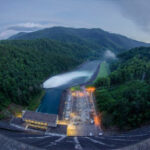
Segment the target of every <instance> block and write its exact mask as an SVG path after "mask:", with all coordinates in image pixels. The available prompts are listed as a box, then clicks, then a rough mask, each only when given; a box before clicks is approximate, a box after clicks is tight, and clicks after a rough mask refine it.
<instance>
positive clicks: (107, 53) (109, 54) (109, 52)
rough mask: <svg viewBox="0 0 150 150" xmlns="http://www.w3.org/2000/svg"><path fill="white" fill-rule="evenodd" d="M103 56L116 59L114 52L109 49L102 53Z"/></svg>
mask: <svg viewBox="0 0 150 150" xmlns="http://www.w3.org/2000/svg"><path fill="white" fill-rule="evenodd" d="M104 57H105V58H112V59H116V55H115V53H113V52H112V51H111V50H106V52H105V54H104Z"/></svg>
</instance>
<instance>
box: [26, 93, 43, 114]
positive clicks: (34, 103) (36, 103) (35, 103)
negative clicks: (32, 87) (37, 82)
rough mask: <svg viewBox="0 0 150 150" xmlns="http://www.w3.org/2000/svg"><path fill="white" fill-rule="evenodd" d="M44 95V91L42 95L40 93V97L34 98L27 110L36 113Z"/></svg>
mask: <svg viewBox="0 0 150 150" xmlns="http://www.w3.org/2000/svg"><path fill="white" fill-rule="evenodd" d="M44 94H45V91H44V90H43V91H42V92H41V93H39V95H37V96H35V97H34V98H32V100H31V101H30V104H29V106H28V107H27V109H28V110H31V111H35V110H36V109H37V108H38V106H39V105H40V103H41V99H42V97H43V96H44Z"/></svg>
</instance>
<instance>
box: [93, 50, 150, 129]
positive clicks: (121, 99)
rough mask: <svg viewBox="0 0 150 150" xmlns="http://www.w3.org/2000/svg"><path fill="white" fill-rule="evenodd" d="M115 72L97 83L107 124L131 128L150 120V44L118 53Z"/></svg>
mask: <svg viewBox="0 0 150 150" xmlns="http://www.w3.org/2000/svg"><path fill="white" fill-rule="evenodd" d="M111 69H112V73H111V74H110V75H109V76H108V77H106V78H99V80H97V82H96V83H95V86H96V87H97V88H98V90H97V92H96V97H97V103H98V107H99V110H100V111H101V112H102V116H103V117H102V118H103V119H102V122H103V125H104V126H105V127H109V126H114V125H115V126H118V127H120V128H126V129H130V128H133V127H138V126H140V125H142V124H145V123H148V122H149V120H150V47H149V48H145V47H140V48H135V49H132V50H130V51H128V52H125V53H123V54H120V55H118V60H117V61H116V62H114V63H113V64H112V65H111Z"/></svg>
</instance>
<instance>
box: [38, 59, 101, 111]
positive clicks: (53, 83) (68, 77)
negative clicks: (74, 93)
mask: <svg viewBox="0 0 150 150" xmlns="http://www.w3.org/2000/svg"><path fill="white" fill-rule="evenodd" d="M99 64H100V61H90V62H86V63H84V64H82V65H80V66H78V67H77V68H76V69H74V70H72V71H70V72H67V73H63V74H60V75H56V76H53V77H51V78H49V79H48V80H46V81H45V82H44V83H43V88H44V89H45V90H46V93H45V95H44V97H43V98H42V101H41V104H40V105H39V107H38V109H37V111H38V112H42V113H50V114H58V110H59V104H60V100H61V95H62V92H63V91H64V90H65V89H67V88H70V87H73V86H77V85H83V84H87V83H88V82H91V81H92V80H93V79H94V77H95V74H96V72H97V70H98V68H99Z"/></svg>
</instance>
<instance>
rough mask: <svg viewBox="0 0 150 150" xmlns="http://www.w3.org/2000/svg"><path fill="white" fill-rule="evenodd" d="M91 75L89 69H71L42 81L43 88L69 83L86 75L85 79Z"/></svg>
mask: <svg viewBox="0 0 150 150" xmlns="http://www.w3.org/2000/svg"><path fill="white" fill-rule="evenodd" d="M91 76H92V73H90V72H89V71H73V72H69V73H65V74H62V75H57V76H53V77H51V78H50V79H48V80H46V81H45V82H44V83H43V87H44V88H56V87H59V86H62V85H64V84H67V83H69V82H70V81H73V80H75V79H77V78H81V77H86V78H87V80H88V79H89V78H90V77H91Z"/></svg>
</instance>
